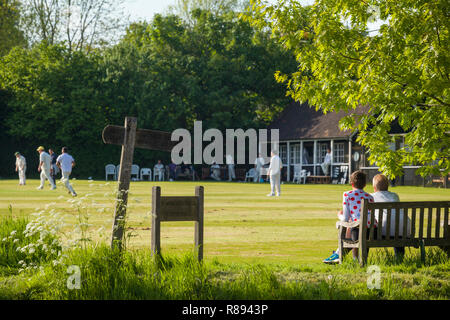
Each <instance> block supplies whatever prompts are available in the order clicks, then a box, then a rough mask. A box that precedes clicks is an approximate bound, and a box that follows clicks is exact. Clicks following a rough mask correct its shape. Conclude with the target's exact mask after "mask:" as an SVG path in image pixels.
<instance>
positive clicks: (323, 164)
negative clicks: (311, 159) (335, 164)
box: [320, 149, 331, 176]
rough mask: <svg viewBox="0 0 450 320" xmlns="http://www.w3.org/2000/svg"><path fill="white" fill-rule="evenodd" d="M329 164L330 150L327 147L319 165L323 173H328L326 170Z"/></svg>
mask: <svg viewBox="0 0 450 320" xmlns="http://www.w3.org/2000/svg"><path fill="white" fill-rule="evenodd" d="M330 165H331V150H330V149H327V154H326V155H325V159H324V161H323V163H322V164H321V165H320V166H321V167H322V171H323V173H324V175H326V176H327V175H328V170H329V169H330Z"/></svg>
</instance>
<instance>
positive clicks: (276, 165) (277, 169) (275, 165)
mask: <svg viewBox="0 0 450 320" xmlns="http://www.w3.org/2000/svg"><path fill="white" fill-rule="evenodd" d="M271 156H272V158H271V159H270V167H269V177H270V193H269V194H268V195H267V196H268V197H273V196H274V195H275V192H276V194H277V197H279V196H281V187H280V182H281V169H282V168H283V163H282V162H281V159H280V157H279V156H278V155H277V153H276V151H272V152H271Z"/></svg>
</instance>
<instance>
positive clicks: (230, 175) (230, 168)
mask: <svg viewBox="0 0 450 320" xmlns="http://www.w3.org/2000/svg"><path fill="white" fill-rule="evenodd" d="M233 179H236V173H235V172H234V164H229V165H228V181H231V180H233Z"/></svg>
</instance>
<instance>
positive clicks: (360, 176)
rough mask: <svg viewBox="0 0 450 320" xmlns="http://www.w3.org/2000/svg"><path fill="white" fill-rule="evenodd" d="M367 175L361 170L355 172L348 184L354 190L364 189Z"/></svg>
mask: <svg viewBox="0 0 450 320" xmlns="http://www.w3.org/2000/svg"><path fill="white" fill-rule="evenodd" d="M366 179H367V175H366V174H365V173H364V172H362V171H361V170H358V171H355V172H353V173H352V175H351V176H350V184H351V185H353V186H354V187H355V188H358V189H364V187H365V186H366Z"/></svg>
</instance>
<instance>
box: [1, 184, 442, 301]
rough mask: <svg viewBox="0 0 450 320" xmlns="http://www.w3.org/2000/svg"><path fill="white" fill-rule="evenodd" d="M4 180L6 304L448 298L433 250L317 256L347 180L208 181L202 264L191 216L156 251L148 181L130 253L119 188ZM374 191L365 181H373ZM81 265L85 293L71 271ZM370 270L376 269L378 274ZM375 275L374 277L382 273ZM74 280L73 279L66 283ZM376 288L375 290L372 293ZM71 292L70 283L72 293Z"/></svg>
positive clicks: (330, 245)
mask: <svg viewBox="0 0 450 320" xmlns="http://www.w3.org/2000/svg"><path fill="white" fill-rule="evenodd" d="M16 183H17V182H16V181H0V219H2V220H1V221H0V241H1V242H0V299H171V300H173V299H202V300H203V299H207V300H210V299H212V300H214V299H219V300H222V299H257V300H259V299H446V300H448V299H449V298H450V279H449V278H450V277H449V274H450V263H449V259H448V257H447V256H446V254H445V253H444V252H443V251H441V250H440V249H437V248H427V250H426V253H427V257H426V261H425V263H422V262H421V260H420V253H419V251H418V250H417V249H409V248H408V249H407V250H406V255H405V257H404V259H403V260H402V261H397V260H396V259H395V257H394V255H393V251H392V249H388V250H383V249H379V250H371V251H370V255H369V263H368V266H369V267H370V266H371V265H375V266H376V267H377V268H378V269H371V268H368V267H366V268H361V267H359V265H358V264H357V263H355V262H354V261H353V260H352V259H351V257H350V256H348V257H346V259H345V261H344V263H343V264H342V265H333V266H329V265H324V264H323V263H322V262H321V261H322V259H323V258H325V257H326V256H328V255H329V253H330V252H331V250H333V249H335V246H336V242H337V241H336V229H335V228H334V224H335V221H336V213H335V212H336V210H337V209H338V208H339V205H340V197H341V196H342V192H343V191H344V190H346V189H348V186H327V185H322V186H312V185H306V186H304V185H283V196H282V197H281V198H267V197H266V196H265V195H266V194H267V188H268V186H267V185H265V184H261V185H260V184H243V183H201V184H202V185H204V186H205V260H204V262H203V263H202V264H199V263H197V262H196V261H195V259H194V258H193V255H191V253H192V251H193V235H194V232H193V229H194V227H193V224H192V223H183V222H181V223H164V224H163V225H162V235H161V236H162V254H163V255H162V257H158V258H154V257H151V255H150V252H149V246H150V228H151V219H150V208H151V187H152V186H153V185H156V183H151V182H150V183H149V182H143V183H141V182H135V183H132V185H131V193H130V199H129V207H128V219H129V220H128V224H127V225H128V229H127V232H126V234H127V242H126V245H127V251H126V252H123V253H118V252H114V251H111V250H110V249H109V248H108V247H107V243H108V239H109V236H110V227H111V223H112V212H113V206H114V190H115V184H105V183H104V182H93V181H75V182H74V185H75V188H76V190H77V192H78V194H79V197H78V198H75V199H74V198H71V197H69V196H68V195H67V193H66V191H64V189H63V188H62V187H61V186H59V188H58V189H57V190H56V191H50V190H43V191H38V190H36V189H35V187H36V186H35V185H34V184H36V183H37V182H36V181H29V182H28V186H26V187H25V188H21V187H18V186H16ZM197 184H198V183H191V182H177V183H167V182H165V183H158V185H161V186H162V193H163V195H164V194H165V195H190V194H193V192H194V186H195V185H197ZM367 190H368V191H371V189H370V188H367ZM394 191H395V192H397V193H399V195H400V197H401V199H402V200H404V201H407V200H443V199H448V191H447V190H442V189H431V188H413V187H398V188H395V189H394ZM78 271H79V280H80V282H79V285H80V287H79V289H76V288H72V287H71V286H73V285H74V284H76V283H77V281H76V279H77V278H76V277H75V278H74V276H75V275H77V274H78V273H77V272H78ZM374 271H375V273H372V272H374ZM377 279H379V282H377V281H376V280H377ZM68 283H69V286H68ZM373 286H375V288H373ZM70 288H72V289H70Z"/></svg>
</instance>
